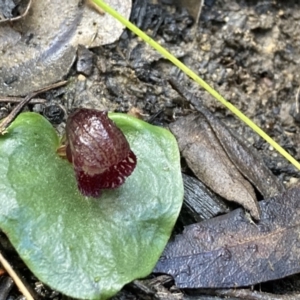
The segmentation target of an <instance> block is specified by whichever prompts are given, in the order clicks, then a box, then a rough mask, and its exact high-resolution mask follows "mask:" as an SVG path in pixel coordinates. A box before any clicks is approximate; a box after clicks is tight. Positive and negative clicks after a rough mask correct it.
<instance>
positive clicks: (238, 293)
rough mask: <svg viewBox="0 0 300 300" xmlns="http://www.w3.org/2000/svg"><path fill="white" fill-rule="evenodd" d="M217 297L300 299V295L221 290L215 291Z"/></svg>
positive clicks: (246, 299)
mask: <svg viewBox="0 0 300 300" xmlns="http://www.w3.org/2000/svg"><path fill="white" fill-rule="evenodd" d="M214 292H215V293H214V294H215V295H217V296H227V297H236V298H239V299H245V300H294V299H300V294H298V293H295V294H291V295H276V294H270V293H264V292H258V291H251V290H247V289H228V290H227V289H225V290H223V289H221V290H215V291H214Z"/></svg>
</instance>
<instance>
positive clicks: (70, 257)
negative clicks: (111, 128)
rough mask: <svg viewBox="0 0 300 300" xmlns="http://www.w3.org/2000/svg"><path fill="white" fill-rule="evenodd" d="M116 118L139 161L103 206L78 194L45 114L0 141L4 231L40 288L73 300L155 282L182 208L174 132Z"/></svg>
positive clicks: (28, 118) (20, 121)
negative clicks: (135, 282)
mask: <svg viewBox="0 0 300 300" xmlns="http://www.w3.org/2000/svg"><path fill="white" fill-rule="evenodd" d="M110 118H111V119H113V120H114V121H115V123H116V124H117V126H118V127H119V128H120V129H121V130H122V131H123V132H124V134H125V135H126V138H127V139H128V141H129V143H130V145H131V148H132V150H133V151H134V152H135V154H136V156H137V159H138V163H137V167H136V169H135V170H134V172H133V174H132V175H131V176H130V177H128V178H127V180H126V182H125V184H124V185H122V186H121V187H120V188H118V189H116V190H107V191H104V192H103V194H102V196H101V197H100V198H99V199H94V198H87V197H84V196H82V195H81V194H80V193H79V191H78V189H77V184H76V181H75V176H74V171H73V168H72V165H71V164H70V163H69V162H68V161H66V160H64V159H61V158H60V157H59V156H58V155H57V154H56V149H57V147H58V145H59V139H58V137H57V134H56V132H55V130H54V129H53V127H52V125H51V124H50V123H49V122H48V121H47V120H46V119H44V118H43V117H42V116H40V115H38V114H35V113H23V114H21V115H20V116H19V117H18V118H17V119H16V120H15V121H14V122H13V123H12V125H11V126H10V127H9V129H8V133H7V134H6V135H4V136H2V137H0V227H1V229H2V230H3V231H4V232H5V233H6V234H7V236H8V237H9V239H10V241H11V242H12V244H13V245H14V247H15V248H16V250H17V251H18V253H19V254H20V256H21V258H22V259H23V260H24V262H25V263H26V264H27V265H28V267H29V268H30V269H31V270H32V272H33V273H34V274H35V275H36V276H37V277H38V278H39V279H40V280H41V281H43V282H44V283H46V284H48V285H49V286H51V287H52V288H54V289H56V290H58V291H61V292H62V293H64V294H66V295H69V296H71V297H74V298H82V299H107V298H109V297H111V296H112V295H114V294H115V293H116V292H117V291H119V290H120V289H121V288H122V286H123V285H124V284H126V283H128V282H130V281H132V280H134V279H136V278H141V277H144V276H146V275H148V274H149V273H150V272H151V271H152V269H153V268H154V266H155V264H156V262H157V260H158V258H159V256H160V254H161V253H162V251H163V249H164V247H165V245H166V243H167V241H168V239H169V236H170V234H171V231H172V228H173V226H174V223H175V221H176V219H177V216H178V214H179V211H180V208H181V204H182V199H183V184H182V178H181V172H180V158H179V152H178V148H177V143H176V140H175V138H174V137H173V135H172V134H171V133H170V132H169V131H167V130H165V129H162V128H159V127H155V126H152V125H149V124H147V123H145V122H143V121H140V120H138V119H135V118H133V117H130V116H128V115H124V114H110Z"/></svg>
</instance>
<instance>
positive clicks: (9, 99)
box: [0, 97, 46, 104]
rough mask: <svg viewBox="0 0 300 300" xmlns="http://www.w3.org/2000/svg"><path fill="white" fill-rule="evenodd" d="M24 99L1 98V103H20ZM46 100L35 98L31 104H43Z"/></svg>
mask: <svg viewBox="0 0 300 300" xmlns="http://www.w3.org/2000/svg"><path fill="white" fill-rule="evenodd" d="M23 99H24V98H21V97H0V102H3V103H20V102H21V101H22V100H23ZM45 102H46V100H45V99H42V98H33V99H31V100H30V102H29V103H30V104H43V103H45Z"/></svg>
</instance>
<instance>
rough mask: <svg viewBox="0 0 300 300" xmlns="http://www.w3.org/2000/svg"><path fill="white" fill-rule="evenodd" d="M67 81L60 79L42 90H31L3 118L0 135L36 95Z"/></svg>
mask: <svg viewBox="0 0 300 300" xmlns="http://www.w3.org/2000/svg"><path fill="white" fill-rule="evenodd" d="M66 83H67V81H60V82H57V83H54V84H51V85H49V86H47V87H45V88H43V89H41V90H38V91H35V92H31V93H30V94H28V95H27V96H26V97H25V98H24V99H23V100H22V101H21V102H19V103H18V105H17V106H16V107H15V108H14V109H13V110H12V111H11V113H10V114H9V115H8V116H7V117H6V118H5V119H4V120H3V122H2V123H1V124H0V135H3V134H5V133H6V129H7V127H8V126H9V125H10V124H11V123H12V122H13V121H14V119H15V118H16V117H17V115H18V114H19V113H20V111H21V110H22V109H23V107H24V106H25V105H26V104H27V103H28V102H29V101H30V100H31V99H32V98H34V97H35V96H36V95H38V94H41V93H44V92H47V91H49V90H52V89H55V88H58V87H60V86H63V85H65V84H66Z"/></svg>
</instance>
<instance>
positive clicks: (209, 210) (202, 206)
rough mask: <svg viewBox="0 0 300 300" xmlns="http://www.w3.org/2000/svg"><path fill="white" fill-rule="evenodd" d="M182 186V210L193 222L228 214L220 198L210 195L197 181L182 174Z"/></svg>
mask: <svg viewBox="0 0 300 300" xmlns="http://www.w3.org/2000/svg"><path fill="white" fill-rule="evenodd" d="M182 178H183V184H184V200H183V210H184V212H185V214H188V215H189V216H190V218H191V219H193V220H194V223H195V222H200V221H203V220H207V219H211V218H213V217H215V216H217V215H220V214H224V213H226V212H228V207H227V205H226V204H225V203H224V201H223V200H222V199H220V197H218V196H217V195H216V194H214V193H212V192H211V191H210V190H209V189H208V188H207V187H206V186H205V185H204V184H203V183H202V182H201V181H199V180H198V179H196V178H194V177H191V176H188V175H185V174H182Z"/></svg>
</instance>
